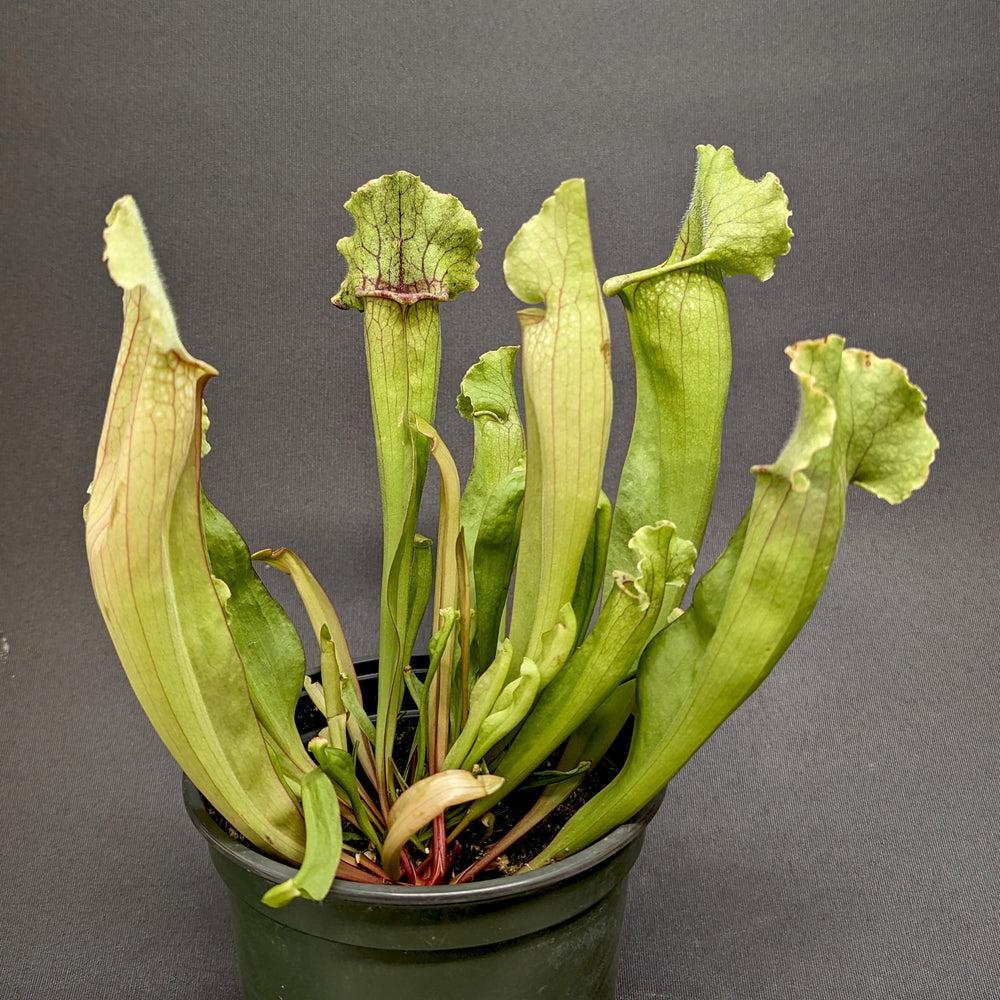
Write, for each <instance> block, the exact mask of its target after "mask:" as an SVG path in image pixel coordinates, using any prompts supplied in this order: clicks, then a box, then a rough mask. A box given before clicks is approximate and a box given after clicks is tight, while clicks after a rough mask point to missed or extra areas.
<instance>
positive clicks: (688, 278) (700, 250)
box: [604, 146, 791, 626]
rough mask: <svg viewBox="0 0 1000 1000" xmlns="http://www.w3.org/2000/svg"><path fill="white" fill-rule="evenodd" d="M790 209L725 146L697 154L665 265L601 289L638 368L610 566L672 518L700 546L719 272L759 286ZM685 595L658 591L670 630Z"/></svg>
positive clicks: (718, 339) (712, 426) (722, 298)
mask: <svg viewBox="0 0 1000 1000" xmlns="http://www.w3.org/2000/svg"><path fill="white" fill-rule="evenodd" d="M788 215H789V212H788V201H787V199H786V197H785V194H784V192H783V190H782V188H781V184H780V183H779V181H778V179H777V178H776V177H775V176H774V175H773V174H768V175H766V176H765V177H764V178H763V179H762V180H760V181H751V180H748V179H747V178H746V177H743V176H742V175H741V174H740V173H739V171H738V170H737V168H736V166H735V164H734V163H733V151H732V150H731V149H729V148H728V147H726V146H723V147H722V148H721V149H718V150H717V149H715V148H714V147H712V146H699V147H698V171H697V174H696V176H695V184H694V193H693V195H692V198H691V205H690V207H689V208H688V211H687V214H686V215H685V217H684V220H683V223H682V224H681V231H680V235H679V237H678V238H677V242H676V244H675V246H674V249H673V252H672V253H671V255H670V257H669V258H668V259H667V260H666V261H665V262H664V263H663V264H661V265H659V266H658V267H654V268H649V269H647V270H644V271H636V272H633V273H631V274H625V275H620V276H619V277H617V278H612V279H610V280H609V281H607V282H605V285H604V290H605V292H606V293H607V294H609V295H610V294H616V293H617V294H618V295H619V296H620V297H621V300H622V303H623V305H624V306H625V312H626V316H627V318H628V325H629V333H630V336H631V339H632V352H633V355H634V357H635V364H636V408H635V422H634V424H633V428H632V439H631V442H630V444H629V450H628V454H627V456H626V459H625V463H624V465H623V467H622V473H621V479H620V482H619V485H618V492H617V499H616V503H615V511H614V519H613V523H612V528H611V541H610V554H609V572H608V575H607V577H606V579H605V591H608V590H610V588H611V586H612V580H611V576H610V567H612V566H614V565H617V564H618V563H620V562H621V560H622V559H623V557H624V555H625V547H626V545H627V543H628V540H629V538H631V537H632V535H633V534H634V532H635V531H636V530H637V529H638V528H639V527H640V526H641V525H643V524H651V523H652V522H653V521H656V520H658V519H660V518H668V519H669V520H671V521H673V522H674V524H676V525H677V531H678V533H679V534H680V535H681V536H682V537H683V538H688V539H690V540H691V541H692V542H693V543H694V544H695V546H700V545H701V540H702V537H703V536H704V532H705V526H706V524H707V522H708V515H709V512H710V510H711V506H712V498H713V496H714V494H715V485H716V480H717V478H718V472H719V459H720V451H721V443H722V418H723V414H724V411H725V408H726V397H727V395H728V392H729V376H730V369H731V367H732V348H731V345H730V336H729V313H728V307H727V303H726V295H725V290H724V288H723V274H734V273H737V272H740V273H744V272H745V273H749V274H754V275H756V276H757V277H758V278H761V279H762V280H763V279H764V278H767V277H769V276H770V275H771V273H772V272H773V270H774V260H775V257H777V256H780V255H781V254H785V253H787V252H788V244H789V239H790V237H791V230H790V229H789V228H788V224H787V220H788ZM682 597H683V590H674V591H672V592H670V593H668V594H667V595H666V598H665V600H664V604H663V608H662V610H661V612H660V621H659V623H658V624H659V625H660V626H663V625H665V624H666V622H667V619H668V617H669V615H670V613H671V612H672V610H673V609H674V608H675V607H676V606H677V604H678V603H679V602H680V600H681V598H682Z"/></svg>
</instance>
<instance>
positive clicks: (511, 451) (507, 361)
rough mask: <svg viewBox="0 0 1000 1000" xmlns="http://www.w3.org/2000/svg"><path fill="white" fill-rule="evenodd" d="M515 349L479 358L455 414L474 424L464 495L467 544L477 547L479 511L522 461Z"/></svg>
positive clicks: (506, 349)
mask: <svg viewBox="0 0 1000 1000" xmlns="http://www.w3.org/2000/svg"><path fill="white" fill-rule="evenodd" d="M517 352H518V348H517V347H501V348H498V349H497V350H495V351H490V352H489V353H487V354H484V355H482V356H481V357H480V359H479V361H477V362H476V364H474V365H473V366H472V367H471V368H470V369H469V370H468V372H466V375H465V378H463V379H462V391H461V394H460V395H459V397H458V412H459V413H461V414H462V416H463V417H465V419H466V420H469V421H471V422H472V425H473V433H474V441H475V447H474V451H473V461H472V471H471V472H470V473H469V479H468V481H467V482H466V484H465V490H464V492H463V493H462V529H463V531H464V532H465V544H466V545H467V546H468V549H469V551H470V552H474V551H475V547H476V536H477V535H478V533H479V525H480V522H481V521H482V517H483V512H484V510H485V508H486V506H487V504H488V502H489V499H490V497H491V496H492V495H493V493H494V491H495V490H496V488H497V487H498V486H499V484H500V483H501V482H502V481H503V480H504V479H505V478H506V477H507V476H508V475H510V473H511V470H513V469H514V468H515V467H516V466H518V465H520V464H522V462H523V461H524V430H523V428H522V427H521V417H520V415H519V413H518V410H517V395H516V393H515V391H514V363H515V361H516V360H517Z"/></svg>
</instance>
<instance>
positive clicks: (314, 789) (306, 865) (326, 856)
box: [261, 767, 344, 907]
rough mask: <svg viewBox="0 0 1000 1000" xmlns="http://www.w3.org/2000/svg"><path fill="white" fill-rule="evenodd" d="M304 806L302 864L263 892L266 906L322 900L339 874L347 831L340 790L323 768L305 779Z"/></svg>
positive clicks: (263, 901)
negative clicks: (305, 900) (340, 800)
mask: <svg viewBox="0 0 1000 1000" xmlns="http://www.w3.org/2000/svg"><path fill="white" fill-rule="evenodd" d="M302 807H303V809H304V811H305V818H306V849H305V856H304V857H303V859H302V865H301V866H300V867H299V870H298V871H297V872H296V873H295V874H294V875H293V876H292V877H291V878H290V879H288V880H287V881H285V882H282V883H281V884H280V885H276V886H273V887H272V888H270V889H268V890H267V892H265V893H264V895H263V896H262V897H261V902H262V903H264V904H265V905H266V906H271V907H279V906H286V905H287V904H288V903H290V902H291V901H292V900H293V899H297V898H298V897H300V896H301V897H302V898H303V899H309V900H316V901H319V900H322V899H323V898H324V897H325V896H326V894H327V893H328V892H329V891H330V887H331V886H332V885H333V880H334V878H335V877H336V874H337V868H338V867H339V866H340V850H341V848H342V847H343V843H344V834H343V829H342V827H341V823H340V803H339V802H338V800H337V791H336V789H335V788H334V787H333V782H332V781H331V780H330V778H329V777H328V775H327V774H326V772H325V771H323V769H322V768H319V767H316V768H314V769H313V770H312V771H310V772H309V773H308V774H307V775H306V776H305V777H304V778H303V779H302Z"/></svg>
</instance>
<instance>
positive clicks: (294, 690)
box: [201, 493, 314, 771]
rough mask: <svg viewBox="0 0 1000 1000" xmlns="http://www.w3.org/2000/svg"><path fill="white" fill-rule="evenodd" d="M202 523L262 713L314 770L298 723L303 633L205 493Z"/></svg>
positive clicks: (293, 754) (297, 759)
mask: <svg viewBox="0 0 1000 1000" xmlns="http://www.w3.org/2000/svg"><path fill="white" fill-rule="evenodd" d="M201 524H202V530H203V531H204V533H205V544H206V546H207V549H208V557H209V565H210V567H211V571H212V575H213V576H214V577H215V578H216V579H217V580H221V581H223V582H224V583H225V584H226V587H227V589H228V598H227V599H226V600H225V601H224V602H223V609H224V611H225V615H226V621H227V622H228V624H229V629H230V631H231V632H232V635H233V640H234V642H235V643H236V648H237V650H238V651H239V655H240V659H241V660H242V661H243V666H244V668H245V670H246V676H247V684H248V685H249V688H250V697H251V699H252V700H253V705H254V710H255V711H256V713H257V718H258V719H260V721H261V723H262V724H263V726H264V728H265V729H266V730H267V732H268V734H269V735H270V737H271V739H272V740H273V741H274V743H275V745H276V746H277V747H279V748H280V749H281V751H282V753H284V755H285V756H286V757H287V758H288V760H289V761H290V762H291V763H292V764H293V765H294V766H295V767H297V768H298V769H299V770H300V771H311V770H312V768H313V766H314V765H313V763H312V761H311V760H310V759H309V755H308V754H307V753H306V752H305V748H304V747H303V746H302V738H301V737H300V736H299V731H298V729H297V728H296V726H295V707H296V705H297V704H298V700H299V695H300V694H301V693H302V686H303V682H304V680H305V673H306V656H305V653H304V652H303V650H302V643H301V642H300V641H299V634H298V632H297V631H296V630H295V626H294V625H293V624H292V622H291V619H290V618H289V617H288V615H286V614H285V612H284V610H283V609H282V607H281V605H280V604H278V602H277V601H275V600H274V598H273V597H271V595H270V593H268V590H267V588H266V587H265V586H264V584H263V583H262V582H261V579H260V577H259V576H257V574H256V572H254V568H253V564H252V563H251V561H250V552H249V550H248V549H247V546H246V543H245V542H244V541H243V539H242V538H241V537H240V535H239V532H237V530H236V529H235V528H234V527H233V525H232V524H231V523H230V522H229V520H228V519H227V518H226V517H225V515H223V514H222V513H220V512H219V511H218V510H217V509H216V508H215V507H214V506H213V505H212V504H211V503H209V501H208V498H207V497H206V496H205V495H204V493H202V497H201ZM217 589H218V588H217Z"/></svg>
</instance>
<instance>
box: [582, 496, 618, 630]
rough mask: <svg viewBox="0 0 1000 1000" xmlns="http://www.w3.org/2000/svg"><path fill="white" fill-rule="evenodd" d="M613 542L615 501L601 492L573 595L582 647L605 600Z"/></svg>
mask: <svg viewBox="0 0 1000 1000" xmlns="http://www.w3.org/2000/svg"><path fill="white" fill-rule="evenodd" d="M610 539H611V501H610V500H609V499H608V495H607V494H606V493H605V492H604V491H603V490H601V497H600V500H599V501H598V503H597V510H596V511H595V513H594V523H593V525H592V526H591V529H590V535H589V536H588V538H587V547H586V548H585V549H584V550H583V558H582V559H581V560H580V571H579V575H578V576H577V578H576V590H575V591H574V593H573V612H574V615H575V617H576V621H577V634H576V642H577V645H579V644H580V643H581V642H583V640H584V637H585V636H586V635H587V629H588V628H589V627H590V620H591V618H593V617H594V608H596V607H597V599H598V598H599V597H600V596H601V584H602V583H603V578H604V567H605V565H606V564H607V559H608V544H609V542H610Z"/></svg>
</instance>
